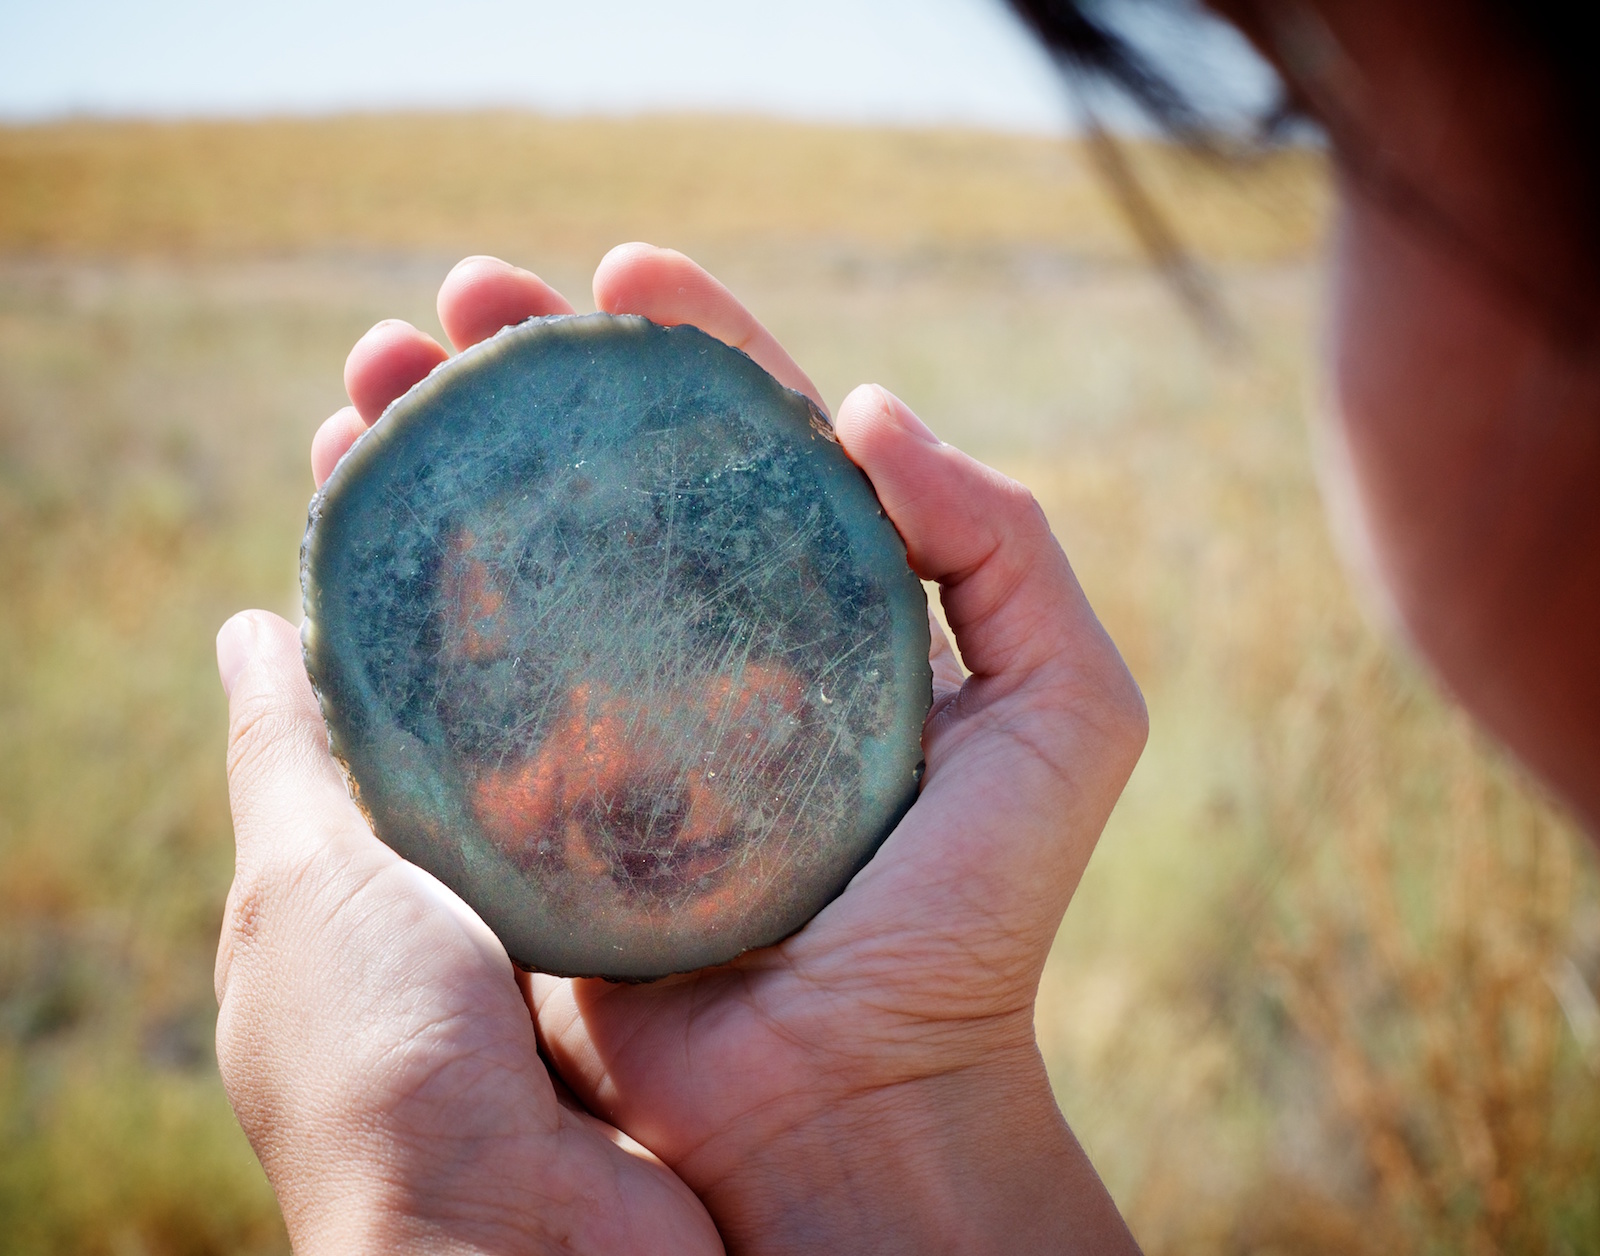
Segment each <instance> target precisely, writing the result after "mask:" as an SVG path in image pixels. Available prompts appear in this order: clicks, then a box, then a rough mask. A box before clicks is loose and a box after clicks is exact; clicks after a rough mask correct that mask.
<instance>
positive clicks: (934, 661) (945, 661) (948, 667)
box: [928, 606, 966, 707]
mask: <svg viewBox="0 0 1600 1256" xmlns="http://www.w3.org/2000/svg"><path fill="white" fill-rule="evenodd" d="M928 662H929V664H931V665H932V667H933V703H934V706H935V707H938V706H940V705H942V704H943V703H945V702H947V701H948V700H949V699H950V698H952V697H954V696H955V695H956V693H957V692H959V691H960V689H961V682H962V681H963V680H965V679H966V677H965V675H964V674H963V673H962V671H961V660H960V659H959V658H957V657H956V652H955V648H954V647H953V646H952V645H951V644H950V638H949V637H947V636H945V632H944V625H943V624H941V623H940V622H939V617H938V616H937V615H935V614H934V613H933V607H931V606H930V607H928Z"/></svg>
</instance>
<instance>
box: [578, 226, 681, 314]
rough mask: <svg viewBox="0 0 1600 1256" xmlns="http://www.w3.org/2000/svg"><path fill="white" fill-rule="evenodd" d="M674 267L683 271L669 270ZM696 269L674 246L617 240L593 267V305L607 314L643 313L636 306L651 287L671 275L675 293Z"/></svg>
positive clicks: (679, 293)
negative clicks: (666, 247) (621, 242)
mask: <svg viewBox="0 0 1600 1256" xmlns="http://www.w3.org/2000/svg"><path fill="white" fill-rule="evenodd" d="M674 270H678V271H683V272H685V273H682V274H669V272H671V271H674ZM695 271H700V267H698V266H696V265H695V263H694V262H692V261H690V260H689V258H688V257H686V256H685V255H684V254H682V253H680V252H678V251H677V250H676V249H664V248H662V247H661V246H660V245H656V244H647V243H646V242H645V241H643V240H630V241H628V242H627V243H626V244H618V245H616V246H615V247H614V248H611V249H609V250H608V251H607V252H606V255H605V256H604V257H602V258H601V259H600V264H599V265H598V266H596V267H595V268H594V282H593V285H592V287H593V291H594V307H595V309H597V310H604V311H605V312H606V313H607V314H637V313H643V312H644V311H642V310H640V309H639V308H638V307H639V306H640V304H641V303H642V302H644V301H645V300H646V294H647V293H648V292H649V291H650V290H651V289H654V288H659V287H660V284H659V282H658V281H659V280H660V279H661V278H663V277H667V278H670V279H671V280H672V281H673V285H672V286H674V287H675V288H676V289H677V294H678V295H682V293H683V287H682V281H683V280H684V279H686V278H688V279H694V278H697V276H696V275H694V273H693V272H695ZM700 273H701V274H704V273H705V272H703V271H701V272H700ZM706 277H707V278H710V276H709V275H707V276H706Z"/></svg>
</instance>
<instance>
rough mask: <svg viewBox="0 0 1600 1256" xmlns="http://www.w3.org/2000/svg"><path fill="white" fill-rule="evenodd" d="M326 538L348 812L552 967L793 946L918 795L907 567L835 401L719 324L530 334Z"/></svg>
mask: <svg viewBox="0 0 1600 1256" xmlns="http://www.w3.org/2000/svg"><path fill="white" fill-rule="evenodd" d="M310 516H311V517H310V525H309V527H308V529H307V531H306V539H305V545H304V549H303V552H302V583H303V588H304V594H305V611H306V621H305V627H304V644H305V658H306V666H307V669H308V671H309V672H310V675H311V679H312V682H313V684H314V685H315V686H316V689H317V692H318V696H319V698H320V700H321V702H322V710H323V715H324V717H325V719H326V720H327V724H328V728H329V732H330V741H331V744H332V748H333V752H334V754H335V756H336V757H337V758H338V759H339V761H340V762H341V763H342V764H343V765H344V767H345V770H346V773H347V775H348V777H349V779H350V782H351V787H352V793H353V794H354V795H355V796H356V797H357V799H358V801H359V802H360V804H361V806H362V808H363V810H364V811H365V812H366V814H367V816H368V818H369V819H370V821H371V823H372V826H373V829H374V831H375V832H376V833H377V834H378V836H379V837H380V838H382V839H383V840H384V841H385V842H387V843H388V844H389V845H390V846H392V847H393V848H394V849H395V850H397V851H398V852H400V853H401V854H402V855H404V856H405V857H406V858H407V859H409V860H411V861H413V862H414V863H417V864H419V865H421V866H422V867H424V868H426V869H428V870H429V871H430V872H432V873H434V874H435V875H436V876H438V877H439V878H440V879H441V880H442V881H444V882H445V883H446V884H448V885H449V886H451V887H452V888H453V889H454V890H456V892H457V893H459V894H460V895H461V896H462V897H463V898H464V899H465V900H466V901H467V902H468V903H470V904H471V905H472V906H473V907H474V908H475V909H476V910H477V911H478V912H479V913H481V914H482V916H483V917H484V919H485V920H486V921H487V922H488V923H489V925H490V926H491V927H492V928H493V929H494V930H495V932H496V933H497V934H499V936H500V938H501V939H502V940H503V941H504V943H505V945H506V948H507V950H508V951H509V952H510V954H511V957H512V958H513V959H514V960H515V961H516V962H517V963H519V964H521V965H523V966H524V967H528V968H535V969H539V970H541V971H545V972H552V973H559V974H566V975H579V974H585V975H599V976H607V977H614V978H626V979H635V980H637V979H645V978H651V977H658V976H662V975H664V974H667V973H672V972H680V971H686V970H689V969H695V968H700V967H704V966H706V965H711V964H717V963H722V962H725V961H727V960H729V959H732V958H733V957H734V956H736V955H738V954H739V953H740V952H742V951H744V950H747V949H749V948H751V947H757V946H763V945H767V944H769V943H773V942H776V941H778V940H780V939H781V938H783V937H785V936H787V935H788V934H790V933H792V932H794V931H795V930H796V929H798V928H800V927H801V926H802V925H803V924H805V922H806V921H807V920H809V919H810V918H811V917H812V916H813V915H815V914H816V913H817V912H818V911H819V910H820V909H821V908H822V907H823V906H824V905H826V904H827V903H828V902H829V900H831V899H832V898H833V897H834V896H835V895H837V894H838V893H839V892H840V891H841V890H842V889H843V888H844V886H845V884H846V883H847V882H848V881H849V879H850V878H851V876H852V875H854V873H855V872H856V871H857V870H858V869H859V868H860V867H861V866H862V865H863V864H864V863H865V862H866V861H867V860H868V859H869V858H870V857H871V856H872V853H873V852H874V851H875V850H876V849H877V847H878V845H879V844H880V843H881V842H882V841H883V839H884V838H885V837H886V836H887V834H888V833H889V831H890V830H891V829H892V828H893V827H894V825H895V824H896V822H897V821H898V820H899V819H900V817H901V816H902V815H903V814H904V813H905V812H906V810H907V809H908V808H909V807H910V806H911V804H912V802H913V801H914V800H915V798H916V792H917V784H918V781H919V778H920V775H921V771H922V752H921V732H922V723H923V720H924V718H925V716H926V714H927V710H928V706H929V702H930V698H931V673H930V670H929V666H928V621H927V606H926V600H925V598H924V596H923V593H922V587H921V584H920V583H919V581H918V580H917V579H916V577H915V576H914V575H913V574H912V572H911V571H910V570H909V568H908V567H907V565H906V552H905V547H904V545H903V544H902V543H901V541H900V538H899V536H898V535H897V534H896V532H895V530H894V527H893V525H892V524H890V522H889V521H888V519H887V518H885V516H884V514H883V512H882V510H881V509H880V507H879V504H878V501H877V498H876V497H875V496H874V494H873V491H872V487H871V485H870V484H869V483H868V481H867V479H866V477H865V476H864V475H862V473H861V472H860V471H859V470H858V469H857V468H856V467H855V466H854V465H853V464H852V463H851V462H850V460H849V459H848V458H847V457H846V456H845V454H844V452H843V451H842V450H841V449H840V448H839V446H838V445H837V443H836V442H835V441H834V439H833V437H832V431H831V428H830V427H829V426H828V424H827V421H826V420H825V419H824V418H823V416H822V415H821V414H820V413H819V412H818V411H817V410H816V408H815V407H814V406H813V405H812V404H811V403H810V402H809V401H807V400H806V399H805V398H804V397H802V396H801V395H800V394H798V393H795V392H791V391H789V390H787V389H785V388H783V387H782V386H781V385H780V384H778V382H777V381H776V380H774V379H773V378H772V377H771V376H770V375H768V374H767V373H766V372H765V371H764V370H762V369H761V368H760V367H759V366H757V365H756V364H755V363H754V362H753V361H751V360H750V359H749V358H748V357H746V356H745V355H744V354H742V353H740V352H738V351H737V350H735V349H731V348H729V347H728V346H726V345H724V344H722V343H721V342H720V341H718V340H715V339H713V338H712V337H710V336H708V335H706V334H705V333H703V332H700V331H698V330H696V329H694V328H692V327H673V328H666V327H659V326H657V325H655V324H653V323H650V322H648V321H646V320H645V319H642V318H636V317H613V316H609V315H603V314H597V315H587V316H582V317H563V318H547V319H534V320H531V321H529V322H527V323H523V324H521V325H520V326H517V327H513V328H508V329H506V330H505V331H503V332H501V333H500V334H499V335H497V336H495V337H494V338H492V339H491V340H488V341H486V342H484V343H483V344H481V345H478V346H476V347H475V348H472V349H469V350H467V351H466V352H465V353H463V354H461V355H459V356H458V357H456V358H454V359H452V360H451V361H450V362H449V363H447V364H445V365H444V366H442V367H440V368H439V369H438V370H436V371H435V372H434V373H433V374H432V375H430V376H429V377H428V378H427V379H426V380H424V381H423V382H422V383H420V384H418V385H417V386H416V387H415V388H413V389H412V390H411V391H410V392H408V393H406V394H405V396H403V397H401V398H400V399H399V400H398V401H396V402H395V403H394V404H393V405H392V406H390V407H389V409H388V410H387V411H386V412H385V414H384V416H383V417H382V418H381V419H380V420H379V421H378V423H377V424H375V425H374V426H373V427H372V429H371V430H370V431H368V432H367V433H366V434H365V435H364V436H363V437H362V438H361V439H360V440H359V441H357V442H356V444H355V446H354V447H353V448H352V449H351V450H350V452H349V453H348V454H347V455H346V456H345V457H344V459H343V460H342V461H341V462H340V463H339V465H338V467H337V468H335V470H334V472H333V474H332V475H331V476H330V477H329V478H328V481H327V483H326V484H325V485H324V486H323V489H322V491H321V492H320V493H318V494H317V496H316V498H315V499H313V501H312V503H311V512H310Z"/></svg>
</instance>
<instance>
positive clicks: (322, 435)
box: [311, 406, 367, 488]
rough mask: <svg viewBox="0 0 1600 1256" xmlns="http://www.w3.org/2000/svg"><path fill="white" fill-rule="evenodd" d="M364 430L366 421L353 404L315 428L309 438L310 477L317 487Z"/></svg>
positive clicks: (319, 486)
mask: <svg viewBox="0 0 1600 1256" xmlns="http://www.w3.org/2000/svg"><path fill="white" fill-rule="evenodd" d="M366 430H367V421H366V420H365V419H363V418H362V417H361V413H360V411H358V410H357V409H356V408H355V407H354V406H346V407H345V408H344V409H342V410H340V411H338V412H337V413H335V414H334V415H333V417H332V418H330V419H327V420H325V421H324V422H323V424H322V426H321V427H319V428H318V429H317V434H316V435H315V436H313V437H312V438H311V478H312V479H313V480H315V481H316V485H317V487H318V488H321V487H322V485H323V482H324V481H325V480H326V479H327V478H328V477H329V476H330V475H332V474H333V469H334V467H336V466H337V465H338V464H339V459H340V458H343V457H344V456H345V453H346V451H348V450H349V448H350V446H351V445H354V444H355V443H356V440H357V438H358V437H359V436H360V435H361V433H363V432H365V431H366Z"/></svg>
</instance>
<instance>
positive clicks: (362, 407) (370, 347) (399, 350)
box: [344, 318, 450, 424]
mask: <svg viewBox="0 0 1600 1256" xmlns="http://www.w3.org/2000/svg"><path fill="white" fill-rule="evenodd" d="M449 356H450V355H449V354H448V353H446V352H445V351H444V346H443V345H441V344H440V343H439V342H438V341H437V340H435V339H434V338H433V337H432V336H430V335H428V334H427V333H426V332H421V331H418V330H417V329H416V328H415V327H413V326H412V325H411V324H410V323H406V322H402V321H401V320H400V319H398V318H386V319H384V321H383V322H381V323H379V324H378V325H377V326H375V327H374V328H373V329H372V330H371V331H369V332H368V333H367V334H366V335H365V336H363V337H361V339H360V340H358V341H356V343H355V348H353V349H351V350H350V356H349V357H348V358H346V359H345V362H344V389H345V391H346V392H347V393H349V394H350V400H351V401H352V402H354V403H355V407H356V409H357V410H358V411H360V413H361V417H362V418H363V419H365V420H366V421H367V422H368V423H369V424H372V423H376V422H377V421H378V416H379V415H380V414H382V413H383V410H384V407H385V406H387V405H388V404H389V403H390V402H391V401H393V400H394V399H395V398H396V397H398V396H399V395H400V394H401V393H403V392H405V390H406V389H408V388H410V387H411V386H412V385H413V384H415V383H417V382H418V381H419V380H421V379H422V378H423V376H425V375H427V373H428V372H429V371H431V370H433V368H434V367H436V366H438V365H439V363H441V362H443V361H444V360H445V359H446V358H448V357H449Z"/></svg>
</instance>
